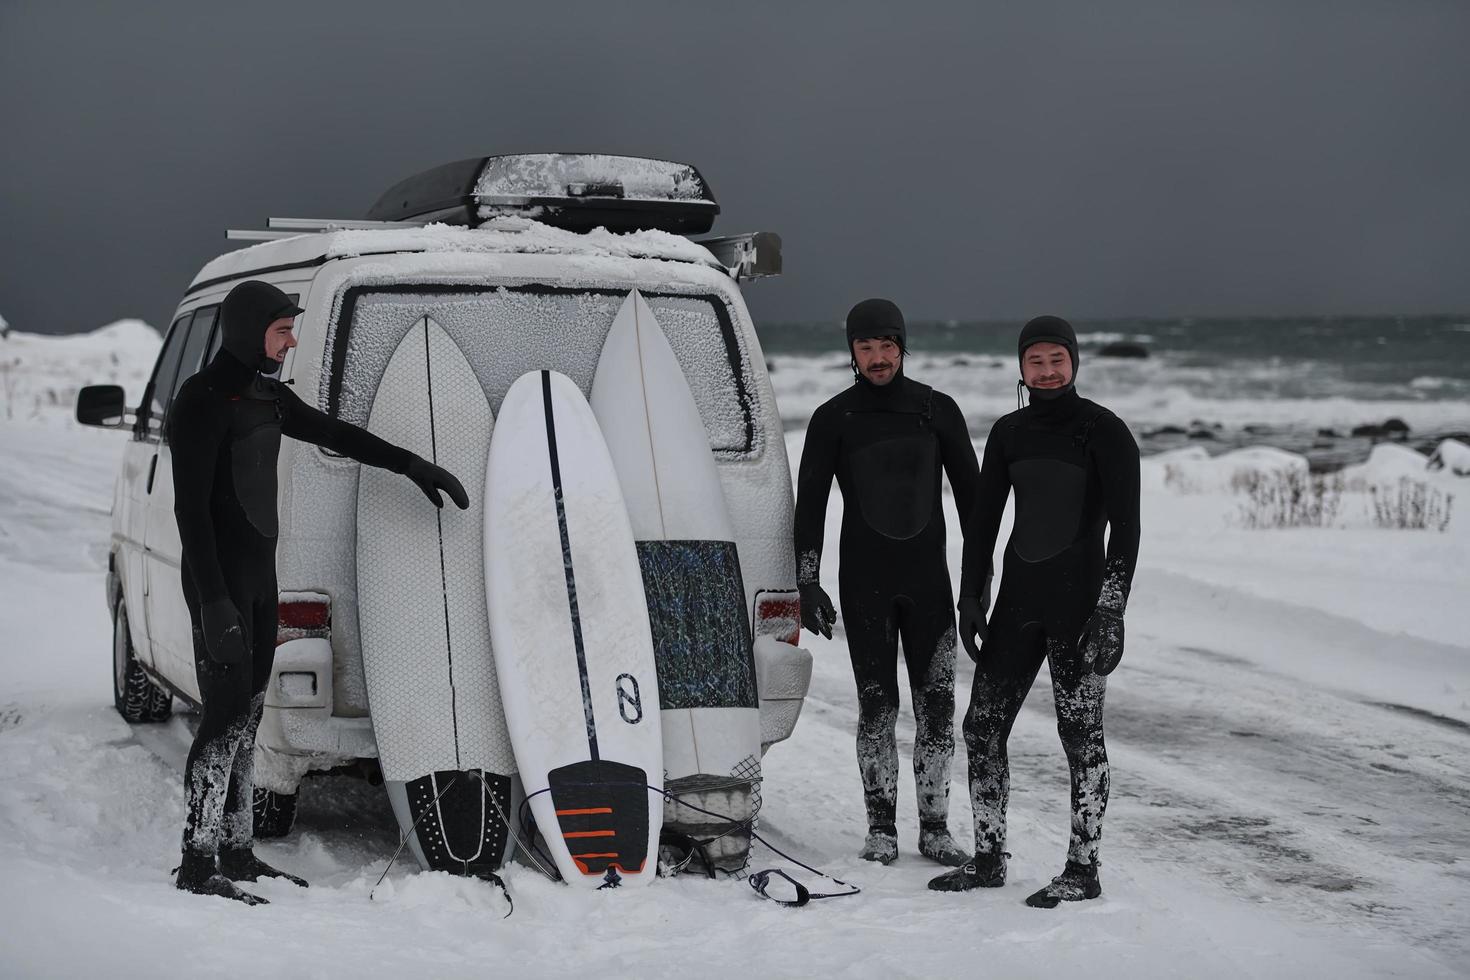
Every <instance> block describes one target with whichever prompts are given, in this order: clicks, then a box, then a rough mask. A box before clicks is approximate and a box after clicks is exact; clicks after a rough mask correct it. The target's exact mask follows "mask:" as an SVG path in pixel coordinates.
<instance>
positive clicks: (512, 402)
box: [484, 371, 663, 888]
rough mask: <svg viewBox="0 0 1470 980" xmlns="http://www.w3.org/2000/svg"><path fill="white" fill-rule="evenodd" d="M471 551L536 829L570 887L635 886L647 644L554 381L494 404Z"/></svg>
mask: <svg viewBox="0 0 1470 980" xmlns="http://www.w3.org/2000/svg"><path fill="white" fill-rule="evenodd" d="M484 552H485V586H486V599H487V605H488V608H489V611H490V624H491V633H492V637H493V639H494V643H495V666H496V672H497V674H498V676H499V679H500V690H501V694H502V697H503V699H504V705H505V717H506V722H507V726H508V728H509V731H510V739H511V742H512V744H513V745H514V747H515V755H516V761H517V764H518V767H519V770H520V776H521V780H522V782H523V784H524V788H525V793H526V797H527V799H528V800H529V802H530V807H531V810H532V813H533V814H534V815H535V818H536V826H537V828H538V830H539V832H540V834H541V837H542V839H543V840H544V841H545V842H546V845H547V848H548V850H549V851H550V854H551V857H552V858H553V859H554V860H555V861H556V864H557V867H558V868H559V870H560V871H561V874H562V877H563V878H564V879H566V880H567V881H568V882H570V883H573V884H579V885H583V886H586V887H594V888H600V887H606V886H610V885H620V884H640V883H644V882H647V881H648V880H650V879H651V878H653V877H654V876H655V874H656V871H657V866H658V861H657V854H658V837H659V831H660V829H661V826H662V822H663V800H662V797H661V796H660V795H659V791H661V790H662V787H663V744H662V733H661V730H660V724H659V699H658V676H657V672H656V669H655V665H654V658H653V639H652V635H651V632H650V629H649V624H648V609H647V605H646V602H645V599H644V593H643V584H642V579H641V578H640V574H639V564H638V552H637V550H636V548H635V545H634V541H633V532H632V528H631V527H630V525H629V523H628V512H627V509H626V507H625V506H624V503H623V497H622V492H621V490H620V488H619V485H618V476H617V471H616V470H615V469H614V467H613V463H612V460H611V458H610V457H609V455H608V450H607V446H606V444H605V443H604V441H603V437H602V433H601V432H600V430H599V429H598V425H597V420H596V418H594V416H593V414H592V409H591V407H590V406H588V404H587V400H586V399H585V398H584V397H583V395H582V392H581V391H580V390H579V389H578V388H577V386H576V384H575V383H573V382H572V381H571V379H569V378H567V377H566V376H565V375H562V374H559V373H557V372H554V371H537V372H531V373H528V374H525V375H522V376H521V377H520V378H519V379H518V380H517V381H516V382H515V383H514V384H512V385H511V387H510V390H509V391H507V392H506V395H505V399H504V400H503V401H502V402H501V405H500V414H499V417H498V419H497V421H496V426H495V436H494V438H493V439H492V441H491V445H490V456H489V460H488V462H487V465H486V476H485V549H484ZM649 787H653V789H649Z"/></svg>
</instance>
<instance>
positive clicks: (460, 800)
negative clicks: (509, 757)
mask: <svg viewBox="0 0 1470 980" xmlns="http://www.w3.org/2000/svg"><path fill="white" fill-rule="evenodd" d="M404 788H405V789H406V790H407V791H408V809H409V814H410V816H412V817H413V819H414V820H416V821H418V828H417V830H416V831H415V833H416V834H417V835H418V841H419V848H420V849H421V850H422V851H423V854H424V859H425V860H427V861H428V862H429V867H430V868H432V869H433V870H435V871H448V872H450V873H451V874H459V875H478V874H481V873H485V872H494V871H498V870H499V869H500V866H501V864H502V863H503V862H504V861H505V845H506V840H507V837H508V832H507V829H506V826H505V821H504V820H502V819H501V814H502V813H509V812H510V794H511V778H510V777H509V776H502V775H499V774H497V773H493V772H484V771H478V770H477V771H465V772H460V771H457V770H448V771H446V772H436V773H434V774H432V775H429V776H421V777H419V778H418V779H415V780H412V781H411V782H409V783H408V784H406V786H405V787H404ZM435 797H438V802H437V803H436V802H434V798H435Z"/></svg>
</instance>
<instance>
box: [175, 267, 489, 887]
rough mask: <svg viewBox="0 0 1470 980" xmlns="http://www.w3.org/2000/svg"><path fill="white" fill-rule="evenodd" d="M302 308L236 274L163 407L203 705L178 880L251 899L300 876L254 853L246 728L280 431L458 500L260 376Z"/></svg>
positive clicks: (188, 775) (263, 650)
mask: <svg viewBox="0 0 1470 980" xmlns="http://www.w3.org/2000/svg"><path fill="white" fill-rule="evenodd" d="M300 312H301V309H300V308H299V307H297V306H296V304H295V303H294V302H292V300H291V298H290V297H289V296H287V295H286V294H285V293H283V292H281V291H280V290H279V289H277V288H276V287H275V286H272V285H270V284H269V283H265V282H260V281H250V282H243V283H241V284H240V285H238V286H236V287H235V288H234V289H231V290H230V293H229V295H228V296H226V297H225V300H224V304H223V305H222V307H221V310H220V323H221V330H222V331H223V343H222V346H221V347H220V350H219V353H217V354H216V355H215V356H214V359H213V360H211V361H210V362H209V364H208V366H206V367H205V368H204V369H203V370H202V371H200V372H199V373H198V374H196V375H194V376H193V377H192V378H190V379H189V380H188V381H185V382H184V384H183V385H182V386H181V387H180V388H179V393H178V396H177V397H176V398H175V399H174V402H173V406H172V407H171V408H170V409H169V418H168V423H167V424H168V439H169V443H170V445H171V447H172V449H173V471H174V500H175V503H174V515H175V517H177V519H178V522H179V540H180V542H181V544H182V545H183V560H182V568H181V572H182V577H183V587H184V600H185V602H186V604H187V605H188V607H189V618H190V619H191V620H192V622H193V627H194V664H195V668H196V670H197V672H198V678H199V695H200V700H201V701H202V702H203V706H204V710H203V714H202V716H201V718H200V722H199V731H198V733H197V734H196V735H195V736H194V745H193V747H192V748H191V749H190V750H189V761H188V764H187V766H186V768H185V770H184V795H185V801H186V803H187V806H188V814H187V817H186V820H185V823H184V847H183V850H184V853H183V861H182V863H181V864H180V866H179V870H178V879H177V882H176V884H177V886H178V887H179V888H181V889H183V890H185V891H191V892H197V893H199V894H204V895H219V896H222V897H224V898H232V899H235V900H237V901H241V902H245V903H246V904H249V905H256V904H260V903H263V902H264V901H265V899H263V898H260V897H258V896H256V895H252V894H250V893H249V892H246V891H242V890H241V889H240V888H238V887H236V886H235V884H234V882H235V881H256V880H258V879H259V878H262V877H279V878H286V879H289V880H291V881H293V882H295V883H296V884H298V885H301V886H303V887H304V886H305V885H306V882H304V881H302V880H301V879H300V878H297V877H295V876H294V875H288V874H286V873H285V872H282V871H278V870H276V869H275V868H272V867H271V866H270V865H268V864H266V863H264V862H263V861H261V860H259V859H258V858H256V857H255V855H254V853H253V852H252V850H251V846H252V843H253V840H254V821H253V812H252V809H253V808H252V802H253V801H252V797H253V787H254V781H253V767H254V758H255V732H256V728H257V727H258V726H259V725H260V715H261V709H262V706H263V705H264V703H265V694H264V692H265V686H266V683H267V682H268V681H269V679H270V674H271V661H272V659H273V658H274V656H275V646H276V614H277V611H276V599H277V594H278V593H277V589H276V459H277V453H278V451H279V449H280V445H281V436H282V435H287V436H290V437H292V438H293V439H300V440H302V441H304V442H311V443H315V444H317V445H319V446H326V447H327V448H329V449H331V450H333V451H335V452H338V453H341V454H343V455H345V456H350V457H352V458H353V459H356V460H359V461H361V462H363V463H366V464H368V465H370V466H380V467H383V468H385V469H389V470H392V471H394V472H395V473H403V474H406V475H407V476H408V477H409V479H411V480H413V481H414V482H415V483H417V484H418V485H419V487H420V488H421V489H423V491H424V493H425V494H427V495H428V497H429V499H430V500H432V501H433V502H434V504H435V505H436V506H441V507H442V506H443V502H442V500H441V499H440V497H439V491H441V490H443V491H444V492H446V493H448V494H449V495H450V497H452V498H453V499H454V502H455V503H456V504H458V505H459V506H460V507H461V508H464V507H467V506H468V505H469V499H468V498H467V497H466V496H465V492H464V488H463V487H461V486H460V484H459V481H458V480H456V479H455V478H454V477H453V476H451V475H450V474H449V473H447V472H445V471H444V470H443V469H441V468H440V467H438V466H435V465H434V464H433V463H430V462H428V461H427V460H425V459H422V458H420V457H418V456H416V455H414V454H413V453H411V452H409V451H408V450H406V449H399V448H398V447H396V446H392V445H390V444H388V443H386V442H384V441H383V440H382V439H379V438H378V437H377V436H374V435H372V434H370V433H368V432H365V431H363V430H362V429H359V428H357V427H356V426H354V425H349V424H348V423H346V422H342V421H339V420H337V419H334V418H330V417H329V416H327V415H324V414H323V413H321V412H319V411H317V410H316V409H314V408H311V407H310V406H308V405H306V404H305V403H304V402H302V401H301V399H300V398H298V397H296V395H295V393H293V392H292V391H291V389H290V388H288V387H287V386H286V385H285V384H282V383H281V382H280V381H277V380H274V379H272V378H270V377H267V375H271V374H275V373H276V372H278V371H279V370H280V367H281V363H282V361H284V360H285V357H286V352H287V351H288V350H290V349H291V348H292V347H295V346H296V340H295V338H294V337H293V336H292V333H291V328H292V322H293V319H294V318H295V317H296V315H297V314H299V313H300Z"/></svg>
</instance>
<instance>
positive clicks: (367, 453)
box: [278, 385, 470, 510]
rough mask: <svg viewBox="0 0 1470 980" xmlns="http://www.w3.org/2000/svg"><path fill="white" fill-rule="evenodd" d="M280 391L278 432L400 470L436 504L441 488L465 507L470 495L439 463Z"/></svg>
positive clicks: (440, 502)
mask: <svg viewBox="0 0 1470 980" xmlns="http://www.w3.org/2000/svg"><path fill="white" fill-rule="evenodd" d="M278 387H279V388H280V393H281V413H282V417H281V432H282V433H283V434H285V435H288V436H290V437H291V438H292V439H300V440H301V441H302V442H309V443H312V444H313V445H317V446H323V447H325V448H327V449H330V450H331V451H332V452H334V453H341V454H342V455H343V456H350V457H351V458H353V459H355V460H357V461H358V462H359V463H363V464H366V465H368V466H376V467H378V468H380V469H385V470H390V471H392V472H394V473H402V474H403V475H405V476H407V477H408V478H409V479H410V480H412V481H413V482H414V483H416V484H418V487H419V489H420V490H422V491H423V492H424V496H426V497H428V498H429V500H430V501H432V502H433V504H434V506H435V507H443V506H444V501H443V499H442V498H441V497H440V495H439V493H440V491H443V492H444V493H447V494H448V495H449V497H450V499H452V500H453V501H454V502H455V503H456V504H457V505H458V506H459V509H460V510H464V509H465V508H467V507H469V505H470V498H469V496H468V495H467V494H466V493H465V492H464V487H463V486H461V485H460V482H459V481H458V480H456V479H455V478H454V475H453V474H452V473H450V472H449V471H448V470H446V469H444V468H443V467H442V466H438V465H435V464H434V463H431V462H429V461H428V460H426V459H424V458H423V457H422V456H419V455H417V454H415V453H412V452H409V451H408V450H407V449H404V448H402V447H400V446H395V445H393V444H392V443H391V442H388V441H387V440H385V439H380V438H378V437H377V436H375V435H373V434H372V433H371V432H369V431H367V430H366V429H363V428H360V427H358V426H355V425H353V424H352V423H350V422H343V421H342V420H341V419H334V418H332V417H331V416H330V415H327V414H326V413H325V412H321V411H318V410H317V409H315V408H313V407H311V406H310V405H308V404H306V402H304V401H302V400H301V399H300V398H299V397H297V395H296V393H295V392H294V391H292V390H291V389H289V388H287V387H286V386H285V385H280V386H278Z"/></svg>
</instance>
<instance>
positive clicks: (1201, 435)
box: [1189, 429, 1220, 439]
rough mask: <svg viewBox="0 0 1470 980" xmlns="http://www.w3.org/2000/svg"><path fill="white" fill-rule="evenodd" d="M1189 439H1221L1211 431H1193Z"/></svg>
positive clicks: (1190, 432)
mask: <svg viewBox="0 0 1470 980" xmlns="http://www.w3.org/2000/svg"><path fill="white" fill-rule="evenodd" d="M1189 438H1191V439H1218V438H1220V437H1219V436H1217V435H1215V433H1213V432H1211V431H1210V430H1209V429H1191V430H1190V431H1189Z"/></svg>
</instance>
